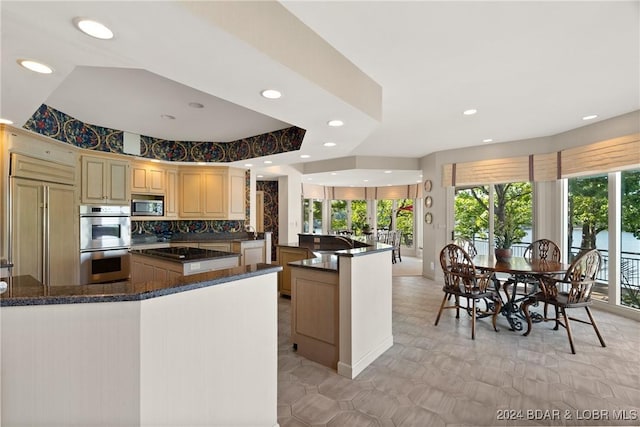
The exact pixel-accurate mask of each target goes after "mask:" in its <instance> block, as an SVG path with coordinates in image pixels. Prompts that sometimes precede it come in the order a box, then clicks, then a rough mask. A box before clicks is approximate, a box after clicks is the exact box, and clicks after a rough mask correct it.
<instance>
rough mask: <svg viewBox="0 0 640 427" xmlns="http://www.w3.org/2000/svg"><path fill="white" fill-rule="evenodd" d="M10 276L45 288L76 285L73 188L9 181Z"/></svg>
mask: <svg viewBox="0 0 640 427" xmlns="http://www.w3.org/2000/svg"><path fill="white" fill-rule="evenodd" d="M10 180H11V195H10V197H11V261H12V262H13V264H14V267H13V271H12V273H13V275H14V276H19V275H25V274H28V275H31V276H33V277H35V278H36V279H38V280H40V281H41V282H43V283H44V284H47V285H75V284H78V283H79V281H78V279H79V260H78V239H79V237H78V236H79V231H78V213H77V212H76V208H75V207H76V206H77V192H76V187H75V186H74V185H68V184H60V183H54V182H47V181H40V180H33V179H24V178H18V177H11V178H10Z"/></svg>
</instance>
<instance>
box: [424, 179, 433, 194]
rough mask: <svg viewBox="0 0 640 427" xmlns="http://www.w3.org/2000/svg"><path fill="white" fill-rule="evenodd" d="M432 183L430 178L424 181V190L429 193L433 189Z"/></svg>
mask: <svg viewBox="0 0 640 427" xmlns="http://www.w3.org/2000/svg"><path fill="white" fill-rule="evenodd" d="M431 185H432V184H431V180H430V179H428V180H426V181H425V182H424V191H426V192H427V193H428V192H429V191H431Z"/></svg>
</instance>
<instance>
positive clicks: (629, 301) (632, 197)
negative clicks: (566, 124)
mask: <svg viewBox="0 0 640 427" xmlns="http://www.w3.org/2000/svg"><path fill="white" fill-rule="evenodd" d="M621 184H622V188H621V193H622V194H621V203H622V206H621V210H620V214H621V217H622V218H621V221H620V223H621V224H622V232H621V235H620V304H621V305H624V306H626V307H632V308H636V309H640V169H638V170H633V171H624V172H622V173H621Z"/></svg>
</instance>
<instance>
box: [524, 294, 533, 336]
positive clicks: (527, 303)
mask: <svg viewBox="0 0 640 427" xmlns="http://www.w3.org/2000/svg"><path fill="white" fill-rule="evenodd" d="M534 302H535V300H533V299H532V298H529V299H527V300H526V301H524V302H523V303H522V312H523V313H524V317H525V319H526V320H527V331H526V332H525V333H524V334H522V335H524V336H525V337H526V336H528V335H529V333H530V332H531V326H532V322H531V315H530V314H529V306H530V305H531V304H533V303H534Z"/></svg>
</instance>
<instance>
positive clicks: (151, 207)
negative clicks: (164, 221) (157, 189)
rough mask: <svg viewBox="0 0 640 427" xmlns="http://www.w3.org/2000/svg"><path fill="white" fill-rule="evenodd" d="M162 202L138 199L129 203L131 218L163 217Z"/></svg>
mask: <svg viewBox="0 0 640 427" xmlns="http://www.w3.org/2000/svg"><path fill="white" fill-rule="evenodd" d="M163 215H164V200H160V199H153V200H145V199H138V200H132V201H131V216H163Z"/></svg>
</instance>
